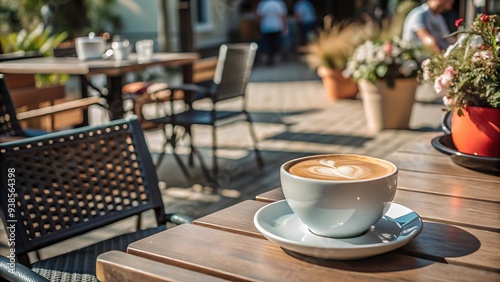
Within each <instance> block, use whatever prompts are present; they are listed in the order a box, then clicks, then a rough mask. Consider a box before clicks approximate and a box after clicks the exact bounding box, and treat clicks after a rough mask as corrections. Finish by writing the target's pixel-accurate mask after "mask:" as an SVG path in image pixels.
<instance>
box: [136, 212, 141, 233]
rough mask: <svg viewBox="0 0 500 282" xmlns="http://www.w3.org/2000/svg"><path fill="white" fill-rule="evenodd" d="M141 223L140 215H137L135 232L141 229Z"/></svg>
mask: <svg viewBox="0 0 500 282" xmlns="http://www.w3.org/2000/svg"><path fill="white" fill-rule="evenodd" d="M141 223H142V214H139V215H137V222H136V225H135V230H139V229H141V225H142V224H141Z"/></svg>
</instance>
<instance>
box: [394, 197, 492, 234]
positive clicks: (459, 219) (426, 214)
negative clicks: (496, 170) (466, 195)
mask: <svg viewBox="0 0 500 282" xmlns="http://www.w3.org/2000/svg"><path fill="white" fill-rule="evenodd" d="M394 202H395V203H398V204H401V205H404V206H406V207H408V208H410V209H412V210H414V211H415V212H416V213H418V214H419V215H420V216H421V217H422V218H423V219H427V220H432V221H437V222H444V223H450V224H454V225H460V226H465V227H472V228H477V229H482V230H487V231H494V232H500V216H499V214H500V205H499V204H496V203H488V202H482V201H475V200H470V199H461V198H456V197H447V196H441V195H432V194H426V193H419V192H412V191H404V190H398V191H397V192H396V197H395V198H394Z"/></svg>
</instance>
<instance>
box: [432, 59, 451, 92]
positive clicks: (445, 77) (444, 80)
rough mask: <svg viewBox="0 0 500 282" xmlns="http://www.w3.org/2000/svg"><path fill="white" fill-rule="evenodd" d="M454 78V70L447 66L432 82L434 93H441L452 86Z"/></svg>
mask: <svg viewBox="0 0 500 282" xmlns="http://www.w3.org/2000/svg"><path fill="white" fill-rule="evenodd" d="M454 78H455V69H453V67H452V66H448V67H446V68H445V69H444V72H443V74H441V75H440V76H439V77H438V78H436V80H435V81H434V90H436V92H438V93H441V92H443V91H445V90H447V89H448V88H450V86H451V85H452V84H453V79H454Z"/></svg>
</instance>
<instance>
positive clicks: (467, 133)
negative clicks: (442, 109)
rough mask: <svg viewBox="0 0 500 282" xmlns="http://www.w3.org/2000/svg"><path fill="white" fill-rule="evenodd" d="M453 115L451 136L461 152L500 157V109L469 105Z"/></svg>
mask: <svg viewBox="0 0 500 282" xmlns="http://www.w3.org/2000/svg"><path fill="white" fill-rule="evenodd" d="M462 112H463V114H464V115H463V116H459V115H458V112H457V111H455V112H454V113H453V115H452V117H451V137H452V139H453V143H454V144H455V147H456V148H457V150H458V151H459V152H462V153H466V154H470V155H478V156H483V157H495V158H500V109H493V108H483V107H473V106H467V107H465V108H464V109H463V111H462Z"/></svg>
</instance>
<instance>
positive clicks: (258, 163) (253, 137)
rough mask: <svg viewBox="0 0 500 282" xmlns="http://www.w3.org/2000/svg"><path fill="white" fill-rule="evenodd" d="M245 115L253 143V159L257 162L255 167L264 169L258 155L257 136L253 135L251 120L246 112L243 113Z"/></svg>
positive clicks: (253, 129) (260, 157)
mask: <svg viewBox="0 0 500 282" xmlns="http://www.w3.org/2000/svg"><path fill="white" fill-rule="evenodd" d="M245 114H246V116H247V122H248V126H249V128H250V136H251V137H252V141H253V150H254V152H255V158H256V160H257V165H258V166H259V168H262V167H264V161H263V159H262V156H261V154H260V150H259V149H258V148H257V143H258V140H257V134H256V133H255V128H254V127H253V122H252V118H251V117H250V114H249V113H248V112H245Z"/></svg>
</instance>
